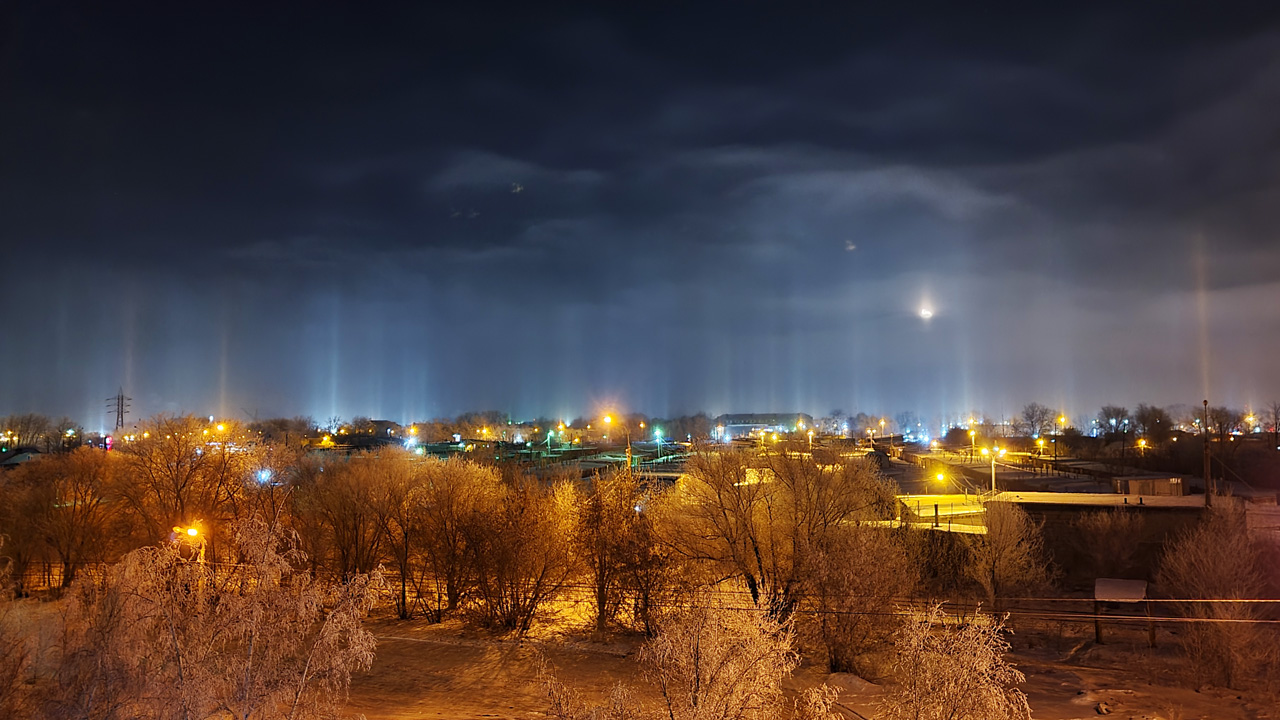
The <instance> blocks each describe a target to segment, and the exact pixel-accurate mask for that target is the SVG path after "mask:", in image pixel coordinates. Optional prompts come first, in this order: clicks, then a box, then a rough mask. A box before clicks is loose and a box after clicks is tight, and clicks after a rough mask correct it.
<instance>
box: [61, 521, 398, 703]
mask: <svg viewBox="0 0 1280 720" xmlns="http://www.w3.org/2000/svg"><path fill="white" fill-rule="evenodd" d="M229 529H230V531H231V535H232V538H233V542H234V544H235V547H236V550H237V552H238V554H239V556H240V557H241V558H242V562H240V563H237V564H236V565H233V566H223V567H221V568H217V569H216V570H215V568H216V567H217V566H215V565H213V564H210V563H205V562H202V561H201V560H200V559H199V558H200V554H199V552H198V548H191V547H187V546H180V545H164V546H152V547H145V548H141V549H139V550H135V551H133V552H131V553H129V554H128V555H126V556H125V557H124V558H123V559H122V560H121V561H120V562H119V563H117V564H116V565H114V566H111V567H110V568H108V569H107V571H106V573H105V576H104V577H103V578H102V579H101V580H99V581H90V580H88V579H85V578H82V579H81V580H80V581H78V582H77V583H76V584H75V585H74V586H73V590H72V593H71V594H70V596H69V599H68V604H67V606H66V608H65V612H64V614H63V627H62V630H61V633H60V640H59V643H58V647H57V650H58V653H57V654H58V664H57V667H56V675H55V678H54V683H55V684H54V687H52V688H50V692H49V693H48V699H47V704H46V706H45V708H44V710H45V712H46V714H47V715H48V716H49V717H78V718H95V719H96V718H104V719H105V718H125V717H131V718H132V717H140V718H157V719H168V718H174V719H182V720H193V719H195V718H208V717H232V718H237V719H238V720H273V719H276V718H281V719H283V718H310V717H328V716H332V715H334V714H336V712H337V711H338V710H339V709H340V708H341V706H342V705H343V704H344V703H345V700H346V695H347V689H348V687H349V684H350V679H351V673H352V671H354V670H361V669H366V668H368V667H369V665H370V663H372V661H373V649H374V640H373V636H372V635H371V634H370V633H369V632H368V631H367V630H365V629H364V628H363V626H362V622H363V618H364V616H365V614H366V613H367V612H368V610H369V609H370V607H371V606H372V603H373V600H374V595H375V590H376V585H377V584H378V582H379V580H378V579H377V578H376V577H373V578H370V577H369V576H363V575H362V576H357V577H353V578H351V579H350V580H349V581H348V582H346V583H343V584H336V583H326V582H322V581H317V580H314V579H312V578H311V576H310V574H309V573H307V572H305V571H299V570H297V568H298V566H299V565H300V564H301V561H302V558H300V557H299V556H298V552H297V550H296V549H295V548H294V547H293V544H292V542H291V540H290V538H289V537H288V536H287V535H286V534H285V533H283V532H282V531H281V530H280V528H279V527H278V526H276V525H274V524H270V525H269V524H268V523H266V522H264V521H263V520H261V519H258V518H254V519H251V520H245V521H240V522H237V523H235V524H234V525H233V526H232V527H231V528H229Z"/></svg>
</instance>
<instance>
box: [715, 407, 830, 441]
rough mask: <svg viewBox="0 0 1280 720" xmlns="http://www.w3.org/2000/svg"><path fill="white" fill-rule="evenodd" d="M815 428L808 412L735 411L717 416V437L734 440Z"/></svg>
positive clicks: (718, 438)
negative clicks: (762, 434)
mask: <svg viewBox="0 0 1280 720" xmlns="http://www.w3.org/2000/svg"><path fill="white" fill-rule="evenodd" d="M812 428H813V416H812V415H809V414H807V413H733V414H725V415H721V416H719V417H717V418H716V424H715V429H714V433H715V436H714V437H715V438H716V439H717V440H722V441H724V440H732V439H734V438H741V437H749V436H751V435H759V434H760V433H761V432H765V433H794V432H800V433H803V432H805V431H807V430H810V429H812Z"/></svg>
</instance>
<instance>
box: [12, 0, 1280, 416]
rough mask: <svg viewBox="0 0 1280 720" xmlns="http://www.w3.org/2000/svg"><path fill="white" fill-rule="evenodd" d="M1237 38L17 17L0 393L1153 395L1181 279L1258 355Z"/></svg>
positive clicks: (991, 27) (1191, 364)
mask: <svg viewBox="0 0 1280 720" xmlns="http://www.w3.org/2000/svg"><path fill="white" fill-rule="evenodd" d="M1268 13H1269V11H1267V10H1265V9H1262V8H1250V9H1235V10H1232V11H1228V10H1226V9H1221V10H1217V11H1215V12H1213V13H1211V14H1210V13H1208V12H1207V11H1204V10H1202V9H1198V8H1187V9H1182V8H1176V7H1168V6H1162V7H1161V8H1160V15H1159V17H1158V21H1157V18H1155V17H1154V16H1153V15H1152V14H1151V13H1149V12H1140V11H1138V10H1121V9H1115V8H1111V7H1109V6H1100V7H1098V8H1094V9H1089V8H1084V9H1081V8H1077V7H1074V6H1073V7H1072V8H1070V11H1069V12H1067V11H1064V12H1056V11H1054V10H1052V9H1048V8H1043V7H1035V8H1028V7H1023V8H1021V9H1020V10H1017V11H1000V12H996V11H990V12H973V11H970V10H964V11H963V12H961V11H960V9H959V8H950V7H947V6H943V7H942V8H935V9H932V10H929V11H923V10H922V11H918V12H908V11H905V10H892V9H880V10H875V11H869V10H865V9H854V8H849V9H845V10H840V11H831V10H825V11H823V12H801V11H798V10H795V9H791V8H782V7H781V6H777V7H760V8H755V9H743V8H735V9H734V11H733V12H728V11H727V10H726V9H725V8H723V7H716V6H713V5H706V6H701V5H699V6H688V5H686V6H681V7H680V9H679V10H678V11H677V10H643V11H642V10H637V9H630V10H618V11H616V12H606V11H605V10H601V9H596V10H580V9H572V8H559V9H557V8H546V7H542V6H538V7H537V8H534V7H532V6H515V7H513V8H501V9H499V8H480V7H475V8H472V7H468V8H466V9H447V10H446V9H441V8H438V7H430V6H417V7H406V8H400V9H393V10H387V9H379V10H368V9H357V8H355V7H354V6H353V7H347V8H339V7H319V6H312V5H307V6H296V7H290V6H286V5H273V6H271V7H270V8H267V9H265V10H259V11H256V12H253V13H249V12H244V13H241V12H238V11H235V10H229V9H226V8H214V7H207V8H175V7H170V6H155V7H135V8H133V9H131V10H130V9H121V8H118V7H115V8H110V9H107V8H102V7H92V6H87V7H83V8H69V7H62V8H57V7H52V6H49V5H43V6H33V7H30V8H19V9H16V10H15V11H13V13H12V15H11V17H10V20H11V22H8V23H6V25H7V27H8V30H7V31H6V32H7V35H6V36H5V44H6V47H7V49H6V51H5V54H4V55H3V61H2V62H3V65H2V66H0V68H2V73H3V75H2V79H0V82H2V83H3V84H2V85H0V88H2V89H3V92H4V95H5V96H6V99H7V102H6V107H7V108H9V111H7V112H5V113H4V114H3V116H0V157H3V158H5V160H6V161H5V162H4V163H3V166H2V167H0V215H2V216H3V218H4V222H3V225H0V235H2V237H3V241H4V246H5V248H7V257H8V261H9V263H10V265H9V267H21V268H23V271H22V272H18V273H14V272H10V273H9V274H8V275H7V276H6V278H5V279H4V281H3V284H0V293H3V296H2V297H0V300H3V302H4V304H5V306H6V307H15V306H18V307H22V308H23V309H24V312H23V314H24V316H27V317H30V318H33V319H34V318H42V319H43V318H47V317H48V316H49V315H50V313H52V315H53V316H54V317H55V318H56V322H54V323H53V325H54V327H55V329H54V330H53V331H47V330H46V329H45V326H46V325H48V323H46V322H37V323H35V325H37V327H36V328H33V330H32V332H31V334H30V336H29V338H28V339H27V340H26V342H24V343H22V344H21V345H14V344H10V345H8V346H7V347H6V348H5V349H3V350H0V364H2V365H3V366H4V367H5V368H6V369H7V370H8V371H9V372H7V373H6V375H8V376H10V377H12V376H14V375H18V376H23V377H27V378H29V381H28V382H25V383H24V384H23V385H22V387H18V388H14V387H10V388H8V389H6V390H5V392H3V393H0V406H3V407H0V410H3V409H4V408H5V407H8V406H13V407H14V408H15V409H27V408H30V409H44V410H46V411H48V412H71V413H81V414H85V413H88V412H89V410H87V409H85V408H93V409H94V411H95V412H96V404H95V403H97V402H98V400H97V399H96V398H98V397H99V396H100V395H101V396H103V397H105V395H104V390H103V388H105V389H106V391H110V390H112V389H113V388H114V387H115V386H116V385H117V384H119V382H121V380H122V378H123V379H124V381H125V382H127V383H129V384H130V385H131V392H133V393H134V394H135V395H138V396H144V395H145V397H146V398H147V402H146V403H140V405H141V406H143V407H145V408H147V411H151V410H158V409H175V410H177V409H191V410H198V411H202V412H203V411H204V410H205V409H206V408H208V409H210V410H213V409H216V410H218V411H234V410H235V409H236V408H237V407H242V406H244V405H245V404H247V403H249V402H251V401H252V402H262V403H269V404H270V407H269V408H267V407H264V408H262V409H263V411H264V412H268V411H269V412H278V413H292V412H310V413H314V414H316V415H327V414H331V413H342V414H348V415H349V414H353V413H374V414H389V415H394V416H404V417H408V416H418V415H421V414H427V413H436V412H458V411H461V410H464V409H468V408H473V407H481V406H486V405H491V406H498V407H507V408H511V409H512V410H514V411H516V412H518V413H543V412H547V413H554V412H577V411H579V410H581V411H586V410H589V409H591V408H590V406H591V405H592V404H593V403H598V402H600V398H602V397H613V398H616V399H618V401H619V402H624V403H628V404H632V405H636V406H639V407H640V408H641V409H647V410H650V411H652V412H667V411H672V412H674V411H686V410H695V409H699V408H706V409H709V410H730V409H752V408H758V409H764V408H774V407H782V406H785V407H788V408H797V409H805V410H811V411H817V412H824V411H826V410H828V409H829V407H828V406H841V407H845V408H850V407H860V408H864V409H867V410H870V411H875V412H891V411H894V410H897V409H901V408H904V407H912V408H914V409H916V410H917V411H919V412H922V413H932V412H938V413H941V412H948V411H954V412H961V411H969V410H972V409H974V408H975V407H990V408H991V409H992V410H993V411H995V408H996V407H1001V408H1003V409H1010V408H1014V407H1016V406H1018V405H1020V404H1021V403H1023V402H1028V401H1030V400H1035V399H1038V400H1041V401H1045V402H1052V403H1065V404H1071V405H1073V406H1078V407H1080V409H1081V412H1084V411H1087V408H1088V406H1090V405H1092V404H1096V403H1098V402H1100V401H1102V400H1105V399H1109V398H1112V396H1114V395H1117V394H1119V395H1120V397H1118V398H1116V399H1117V400H1118V401H1121V402H1131V403H1132V402H1138V401H1140V400H1148V401H1156V402H1173V401H1185V400H1186V399H1187V398H1188V397H1191V396H1196V395H1197V394H1199V393H1200V392H1202V391H1203V390H1205V388H1204V387H1201V383H1200V382H1199V381H1200V379H1201V376H1202V369H1203V368H1202V367H1201V357H1202V356H1201V353H1200V352H1199V351H1198V350H1196V349H1194V346H1196V345H1197V343H1199V342H1200V340H1199V338H1200V337H1201V336H1200V335H1198V334H1197V325H1196V323H1197V320H1196V318H1197V312H1198V311H1197V305H1196V301H1195V300H1196V297H1195V293H1196V292H1197V291H1199V290H1203V292H1205V293H1207V295H1206V296H1205V297H1206V298H1207V302H1208V303H1209V305H1210V306H1211V312H1210V316H1211V319H1212V320H1213V323H1214V324H1213V327H1212V329H1211V332H1210V333H1209V336H1210V338H1211V339H1212V340H1213V342H1214V344H1215V346H1216V347H1222V346H1229V347H1231V348H1233V350H1232V351H1229V352H1228V353H1226V354H1229V355H1232V356H1234V357H1239V356H1246V357H1249V358H1253V357H1259V358H1260V357H1263V356H1266V355H1268V354H1274V352H1275V351H1278V350H1280V348H1277V347H1276V346H1275V343H1276V342H1277V340H1276V333H1275V332H1274V331H1275V330H1276V327H1277V324H1278V323H1277V315H1276V313H1277V307H1278V306H1280V302H1276V300H1275V299H1276V298H1277V297H1280V286H1278V285H1277V279H1278V278H1280V251H1278V250H1277V243H1276V242H1275V240H1274V237H1273V235H1272V230H1271V228H1274V227H1276V226H1277V220H1280V217H1277V216H1278V215H1280V210H1278V209H1277V208H1280V203H1277V202H1276V200H1277V199H1280V198H1277V197H1276V189H1275V188H1276V187H1277V180H1280V178H1277V172H1280V171H1278V170H1277V168H1278V167H1280V165H1277V163H1276V162H1275V159H1276V157H1277V153H1278V151H1280V148H1278V147H1277V144H1280V136H1278V135H1277V134H1276V132H1275V129H1274V122H1273V121H1272V118H1274V117H1275V115H1276V112H1277V110H1280V30H1278V28H1277V26H1276V24H1275V22H1274V20H1275V18H1273V17H1269V16H1268ZM922 304H928V305H930V306H931V307H933V309H935V311H936V313H937V314H936V316H935V319H934V321H932V322H931V323H930V324H928V325H925V324H922V323H920V322H919V321H917V320H913V317H914V313H915V312H916V310H917V309H918V308H919V307H920V306H921V305H922ZM1139 327H1140V328H1143V330H1142V332H1135V328H1139ZM992 328H998V330H993V329H992ZM1097 348H1107V349H1108V350H1107V351H1106V352H1097V351H1096V349H1097ZM1211 355H1212V354H1211ZM1212 357H1214V358H1221V357H1223V352H1222V351H1219V354H1218V355H1212ZM1214 362H1215V366H1214V367H1215V369H1214V373H1216V374H1215V375H1214V379H1213V385H1212V387H1211V388H1210V389H1215V388H1217V389H1218V391H1220V392H1223V393H1229V396H1228V397H1229V398H1230V401H1231V402H1236V403H1244V402H1261V401H1263V400H1264V399H1266V396H1267V394H1268V393H1275V392H1280V388H1277V387H1274V383H1272V384H1270V385H1268V382H1270V381H1269V380H1268V375H1267V374H1266V373H1264V372H1262V371H1261V369H1260V368H1261V367H1262V364H1261V362H1260V361H1259V362H1257V363H1255V362H1254V361H1252V360H1246V361H1244V362H1243V363H1239V362H1237V365H1236V367H1239V368H1242V369H1241V370H1239V371H1232V372H1231V373H1230V377H1226V375H1227V374H1228V372H1227V370H1226V368H1225V367H1223V366H1222V365H1221V364H1218V363H1219V362H1220V361H1219V360H1215V361H1214ZM49 368H52V369H53V370H52V374H51V373H50V371H49ZM1251 368H1256V369H1251ZM1046 377H1051V378H1055V379H1054V380H1053V381H1052V382H1046V380H1045V378H1046ZM1135 392H1136V393H1140V395H1137V396H1134V397H1129V395H1130V394H1133V393H1135ZM251 399H252V400H251Z"/></svg>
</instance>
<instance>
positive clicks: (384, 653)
mask: <svg viewBox="0 0 1280 720" xmlns="http://www.w3.org/2000/svg"><path fill="white" fill-rule="evenodd" d="M372 629H373V631H374V633H375V634H376V635H377V636H378V637H379V645H378V654H377V660H376V661H375V662H374V666H373V669H372V670H371V671H370V672H369V673H367V674H365V675H361V676H358V677H357V678H356V679H355V680H354V682H353V683H352V692H351V704H350V705H349V707H348V711H349V712H350V713H352V714H354V713H363V714H364V715H365V716H366V717H367V718H368V719H369V720H380V719H388V720H390V719H393V718H394V719H396V720H400V719H403V718H536V717H543V716H544V715H543V713H544V711H545V708H546V703H545V700H544V698H543V695H542V692H541V689H540V687H539V685H538V682H537V673H538V667H539V663H540V658H541V657H544V656H545V658H546V659H547V661H549V662H550V664H551V665H553V666H554V667H555V669H556V672H557V675H558V676H559V678H560V679H561V681H562V682H564V683H565V684H567V685H570V686H572V687H575V688H577V689H578V690H579V691H581V692H582V693H583V694H584V695H585V696H587V697H588V698H594V699H602V698H603V697H604V695H605V694H607V693H608V691H609V689H610V688H611V687H612V686H613V685H614V684H615V683H617V682H619V681H621V682H624V683H625V684H627V685H628V686H630V687H632V688H633V689H634V690H635V691H636V694H637V695H638V696H639V697H640V698H641V699H646V698H647V699H648V701H649V702H652V701H653V694H652V688H649V687H648V686H647V685H645V683H644V682H643V680H642V679H641V678H640V677H638V668H637V666H636V664H635V660H634V657H635V654H634V651H635V649H636V647H637V643H638V641H636V640H632V639H627V638H622V639H611V640H610V641H609V642H590V641H587V640H584V639H582V638H574V637H571V636H558V637H557V636H553V635H549V634H544V635H543V636H541V637H534V638H531V639H528V640H525V641H520V642H517V641H503V640H495V639H493V638H490V637H488V636H486V635H484V634H479V633H474V632H468V631H465V630H463V629H462V628H461V626H459V625H458V624H456V623H446V624H444V625H428V624H426V623H421V622H416V621H411V622H393V621H386V620H382V621H378V622H376V623H374V624H373V626H372ZM1166 652H1167V651H1166ZM1014 661H1015V662H1016V663H1017V665H1018V667H1019V668H1020V669H1021V670H1022V671H1023V672H1025V673H1026V674H1027V682H1026V684H1025V685H1024V687H1023V689H1024V691H1025V692H1026V693H1027V695H1028V696H1029V698H1030V700H1031V706H1032V709H1033V711H1034V717H1036V718H1040V719H1043V720H1075V719H1077V718H1097V717H1100V716H1101V714H1100V713H1099V708H1100V707H1101V708H1102V709H1104V710H1109V711H1110V712H1109V713H1107V714H1108V715H1109V716H1110V717H1114V718H1126V719H1130V718H1132V719H1134V720H1139V719H1141V720H1154V719H1157V718H1159V719H1161V720H1195V719H1197V718H1205V719H1209V718H1212V719H1213V720H1269V719H1280V708H1278V706H1277V703H1276V701H1275V699H1274V698H1267V697H1264V696H1262V695H1260V694H1257V693H1254V694H1243V693H1237V692H1231V691H1226V690H1217V689H1203V690H1197V689H1196V688H1194V687H1191V686H1189V685H1187V684H1186V683H1185V682H1182V681H1180V680H1179V673H1177V672H1175V671H1172V670H1170V666H1169V664H1168V663H1167V662H1166V661H1165V656H1164V655H1160V654H1156V653H1152V652H1150V651H1143V650H1136V649H1132V648H1125V647H1118V646H1111V645H1109V646H1104V647H1091V646H1084V648H1083V649H1082V648H1081V647H1076V648H1071V649H1068V650H1067V651H1065V652H1064V651H1060V650H1056V649H1049V648H1045V647H1040V648H1034V649H1020V650H1018V651H1017V652H1016V653H1015V654H1014ZM822 682H827V683H829V684H832V685H834V686H836V687H838V688H840V690H841V693H840V709H841V710H842V712H844V713H845V715H846V716H847V717H851V718H857V717H865V718H874V717H875V716H876V714H875V702H876V698H877V697H878V695H879V688H878V687H876V686H875V685H873V684H870V683H867V682H865V681H862V680H861V679H859V678H856V677H853V676H849V675H836V676H830V675H827V674H826V673H825V672H824V671H823V670H822V669H821V668H817V667H811V666H806V667H802V668H800V670H798V671H797V673H796V674H795V676H794V677H793V678H792V679H791V681H790V682H789V687H790V689H791V690H799V689H803V688H805V687H809V686H812V685H816V684H819V683H822Z"/></svg>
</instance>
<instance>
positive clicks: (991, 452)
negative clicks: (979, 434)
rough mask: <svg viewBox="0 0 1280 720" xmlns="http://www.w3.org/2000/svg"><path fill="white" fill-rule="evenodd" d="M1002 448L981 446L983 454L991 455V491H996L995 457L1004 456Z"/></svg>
mask: <svg viewBox="0 0 1280 720" xmlns="http://www.w3.org/2000/svg"><path fill="white" fill-rule="evenodd" d="M1004 453H1005V450H1004V448H998V447H992V448H991V449H990V450H988V449H986V448H982V454H983V455H989V456H991V492H992V493H993V494H994V493H995V492H996V458H997V457H1004Z"/></svg>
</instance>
